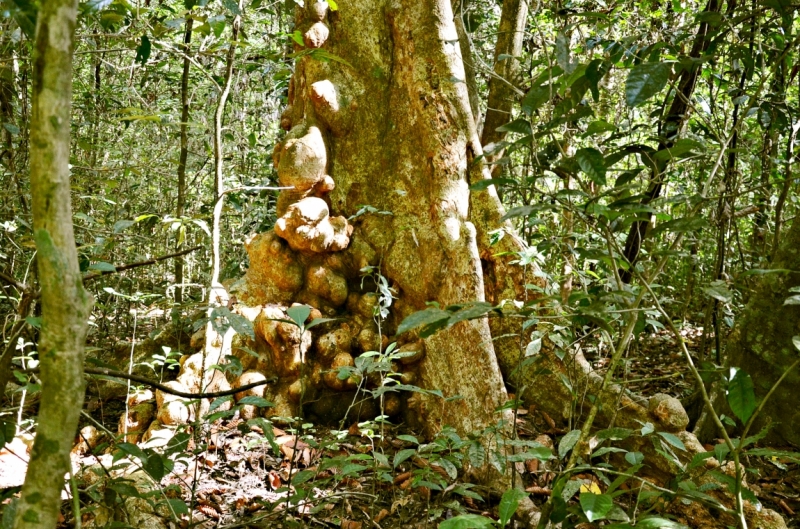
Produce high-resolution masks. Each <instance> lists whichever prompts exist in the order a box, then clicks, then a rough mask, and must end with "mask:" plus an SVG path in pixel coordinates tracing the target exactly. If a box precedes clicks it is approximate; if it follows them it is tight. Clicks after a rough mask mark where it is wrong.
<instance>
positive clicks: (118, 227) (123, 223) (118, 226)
mask: <svg viewBox="0 0 800 529" xmlns="http://www.w3.org/2000/svg"><path fill="white" fill-rule="evenodd" d="M134 224H135V223H134V221H132V220H118V221H117V222H115V223H114V227H113V228H112V231H113V232H114V233H119V232H121V231H122V230H124V229H126V228H129V227H131V226H133V225H134Z"/></svg>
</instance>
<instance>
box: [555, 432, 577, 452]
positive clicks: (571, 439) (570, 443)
mask: <svg viewBox="0 0 800 529" xmlns="http://www.w3.org/2000/svg"><path fill="white" fill-rule="evenodd" d="M580 437H581V431H580V430H572V431H571V432H567V434H566V435H565V436H564V437H562V438H561V441H560V442H559V443H558V457H560V458H563V457H564V456H566V455H567V454H568V453H569V451H570V450H572V448H573V447H574V446H575V443H577V442H578V439H580Z"/></svg>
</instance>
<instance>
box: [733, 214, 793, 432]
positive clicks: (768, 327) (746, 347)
mask: <svg viewBox="0 0 800 529" xmlns="http://www.w3.org/2000/svg"><path fill="white" fill-rule="evenodd" d="M772 268H773V269H775V270H791V271H792V272H788V273H782V272H777V273H774V274H768V275H766V276H764V279H763V280H762V282H761V283H760V284H759V285H758V287H757V288H756V291H755V292H754V293H753V295H752V297H751V298H750V301H749V302H748V304H747V306H746V307H745V309H744V311H743V312H742V314H741V315H740V316H739V318H738V319H737V321H736V325H735V327H734V330H733V332H732V333H731V335H730V339H729V341H728V349H727V351H728V360H729V364H730V365H731V366H732V367H738V368H740V369H743V370H744V371H745V372H746V373H747V374H749V375H750V377H751V378H752V379H753V384H754V386H755V392H756V398H757V399H758V400H761V399H762V398H763V397H764V395H765V394H766V393H767V391H769V389H770V388H771V387H772V385H773V384H774V383H775V381H776V380H778V378H779V377H780V376H781V375H782V374H783V372H784V371H785V370H786V368H787V367H788V366H790V365H791V364H792V363H793V362H794V361H795V360H797V358H798V355H800V351H798V350H797V348H796V347H795V346H794V345H793V343H792V337H794V336H797V335H800V328H798V322H800V305H796V304H789V305H784V302H785V301H786V299H787V298H789V297H790V296H796V295H797V292H792V291H791V290H790V289H792V288H796V287H800V272H797V270H800V217H795V219H794V221H793V222H792V225H791V227H790V228H789V230H788V231H786V233H785V234H784V235H783V237H782V238H781V241H780V247H779V249H778V252H777V254H776V255H775V259H774V261H773V263H772ZM798 385H800V372H798V371H797V370H796V369H795V370H794V371H792V372H791V373H789V375H788V376H787V378H786V379H785V380H784V381H783V382H782V383H781V385H780V386H778V388H777V390H776V392H775V393H774V394H773V395H772V397H771V398H770V400H769V401H767V404H766V406H765V407H764V410H763V411H762V413H761V418H760V419H759V421H758V422H757V423H756V426H763V425H764V424H765V423H766V421H767V417H772V420H773V421H774V422H775V423H776V424H775V425H774V426H773V428H772V429H771V430H770V432H769V435H768V439H769V440H770V441H771V442H776V443H782V444H785V443H790V444H793V445H795V446H800V409H798V407H797V387H798Z"/></svg>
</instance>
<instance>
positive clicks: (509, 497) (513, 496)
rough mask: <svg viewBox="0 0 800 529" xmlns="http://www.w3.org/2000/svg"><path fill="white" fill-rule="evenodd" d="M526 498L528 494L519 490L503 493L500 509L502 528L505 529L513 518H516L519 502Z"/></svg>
mask: <svg viewBox="0 0 800 529" xmlns="http://www.w3.org/2000/svg"><path fill="white" fill-rule="evenodd" d="M525 496H526V494H525V493H524V492H523V491H521V490H519V489H508V490H507V491H505V492H504V493H503V497H502V498H501V499H500V507H499V514H500V519H499V520H498V522H499V523H500V527H505V526H506V525H507V524H508V522H509V521H511V517H512V516H514V513H515V512H516V511H517V507H518V506H519V500H521V499H522V498H524V497H525Z"/></svg>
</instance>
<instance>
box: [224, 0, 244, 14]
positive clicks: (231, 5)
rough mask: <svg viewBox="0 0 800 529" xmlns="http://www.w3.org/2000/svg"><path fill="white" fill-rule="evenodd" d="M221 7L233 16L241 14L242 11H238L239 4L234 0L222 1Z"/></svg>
mask: <svg viewBox="0 0 800 529" xmlns="http://www.w3.org/2000/svg"><path fill="white" fill-rule="evenodd" d="M222 5H224V6H225V8H226V9H227V10H228V11H230V12H231V14H233V15H234V16H235V15H241V14H242V10H241V9H239V4H238V3H237V2H236V0H222Z"/></svg>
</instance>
